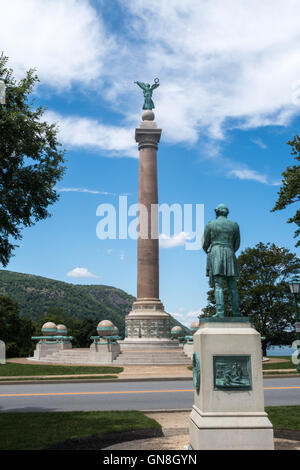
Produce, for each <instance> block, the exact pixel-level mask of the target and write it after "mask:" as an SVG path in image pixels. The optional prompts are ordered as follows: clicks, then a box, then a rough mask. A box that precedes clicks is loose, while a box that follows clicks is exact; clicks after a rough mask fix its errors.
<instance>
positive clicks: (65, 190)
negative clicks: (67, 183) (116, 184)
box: [55, 188, 115, 196]
mask: <svg viewBox="0 0 300 470" xmlns="http://www.w3.org/2000/svg"><path fill="white" fill-rule="evenodd" d="M55 189H56V190H57V191H58V192H60V193H89V194H102V195H104V196H114V195H115V194H114V193H108V192H106V191H98V190H97V189H86V188H55Z"/></svg>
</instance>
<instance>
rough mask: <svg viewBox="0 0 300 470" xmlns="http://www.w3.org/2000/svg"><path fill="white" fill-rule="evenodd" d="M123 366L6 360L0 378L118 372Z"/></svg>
mask: <svg viewBox="0 0 300 470" xmlns="http://www.w3.org/2000/svg"><path fill="white" fill-rule="evenodd" d="M122 371H123V367H114V366H99V367H98V366H48V365H41V364H17V363H16V362H7V363H6V364H4V365H3V364H2V365H0V379H1V378H4V377H11V376H19V377H23V376H26V375H34V376H36V375H69V374H78V375H80V374H120V372H122Z"/></svg>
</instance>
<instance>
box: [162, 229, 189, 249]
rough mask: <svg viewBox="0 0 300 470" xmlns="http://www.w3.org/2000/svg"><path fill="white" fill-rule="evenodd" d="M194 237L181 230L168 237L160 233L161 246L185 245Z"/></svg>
mask: <svg viewBox="0 0 300 470" xmlns="http://www.w3.org/2000/svg"><path fill="white" fill-rule="evenodd" d="M191 239H192V237H191V235H190V234H189V233H187V232H180V233H177V234H175V235H173V237H168V236H167V235H165V234H164V233H162V234H160V235H159V246H160V248H175V247H177V246H183V245H185V243H186V242H187V241H188V240H191Z"/></svg>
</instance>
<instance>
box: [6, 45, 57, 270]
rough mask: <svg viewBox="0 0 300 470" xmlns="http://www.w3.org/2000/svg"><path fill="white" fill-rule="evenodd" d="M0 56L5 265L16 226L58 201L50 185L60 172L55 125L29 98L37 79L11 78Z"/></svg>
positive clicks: (17, 237) (42, 213) (17, 234)
mask: <svg viewBox="0 0 300 470" xmlns="http://www.w3.org/2000/svg"><path fill="white" fill-rule="evenodd" d="M7 61H8V58H7V57H5V56H4V55H3V53H2V54H1V56H0V80H2V81H4V83H5V86H6V96H5V101H6V102H5V104H0V263H1V264H2V265H3V266H6V265H7V264H8V262H9V259H10V257H11V256H12V252H13V250H14V248H15V247H16V246H17V245H14V244H13V241H14V240H20V239H21V238H22V235H21V232H22V228H24V227H30V226H32V225H34V224H35V223H36V222H38V221H39V220H42V219H45V218H47V217H49V215H50V214H49V212H48V211H47V207H48V206H49V205H51V204H53V203H54V202H55V201H57V199H58V194H57V192H56V191H55V189H54V186H55V184H56V183H57V181H58V180H60V179H61V177H62V175H63V172H64V169H65V168H64V166H63V162H64V153H65V152H64V150H62V149H61V145H60V144H59V143H58V141H57V132H58V129H57V127H56V126H55V125H54V124H47V122H45V121H43V120H42V117H43V113H44V111H45V109H44V108H43V107H41V106H39V107H37V108H35V106H34V100H33V99H31V100H30V94H31V93H32V91H33V89H34V86H35V84H36V83H37V82H38V81H39V79H38V77H37V75H36V74H35V71H34V70H33V69H31V70H29V71H28V72H27V74H26V77H25V78H23V79H22V80H20V81H19V82H17V81H16V80H15V79H14V78H13V75H12V74H13V72H12V70H11V69H8V68H7V67H6V64H7Z"/></svg>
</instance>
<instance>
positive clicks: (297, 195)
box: [271, 135, 300, 246]
mask: <svg viewBox="0 0 300 470" xmlns="http://www.w3.org/2000/svg"><path fill="white" fill-rule="evenodd" d="M287 144H288V145H290V147H291V148H292V151H291V155H293V156H294V157H295V160H296V161H298V162H299V161H300V137H299V135H296V136H295V137H294V139H293V140H290V141H288V142H287ZM299 201H300V165H293V166H288V167H287V168H286V170H285V171H283V172H282V186H281V188H280V190H279V193H278V200H277V202H276V204H275V206H274V207H273V209H272V210H271V212H275V211H278V210H282V209H285V208H286V207H287V206H288V205H290V204H293V203H295V202H299ZM287 222H288V223H289V224H290V223H295V224H296V225H297V226H298V227H299V229H297V230H296V232H295V236H294V238H297V237H298V236H299V235H300V209H298V210H296V213H295V215H294V217H291V218H290V219H288V221H287ZM296 246H300V240H298V241H297V243H296Z"/></svg>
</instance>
